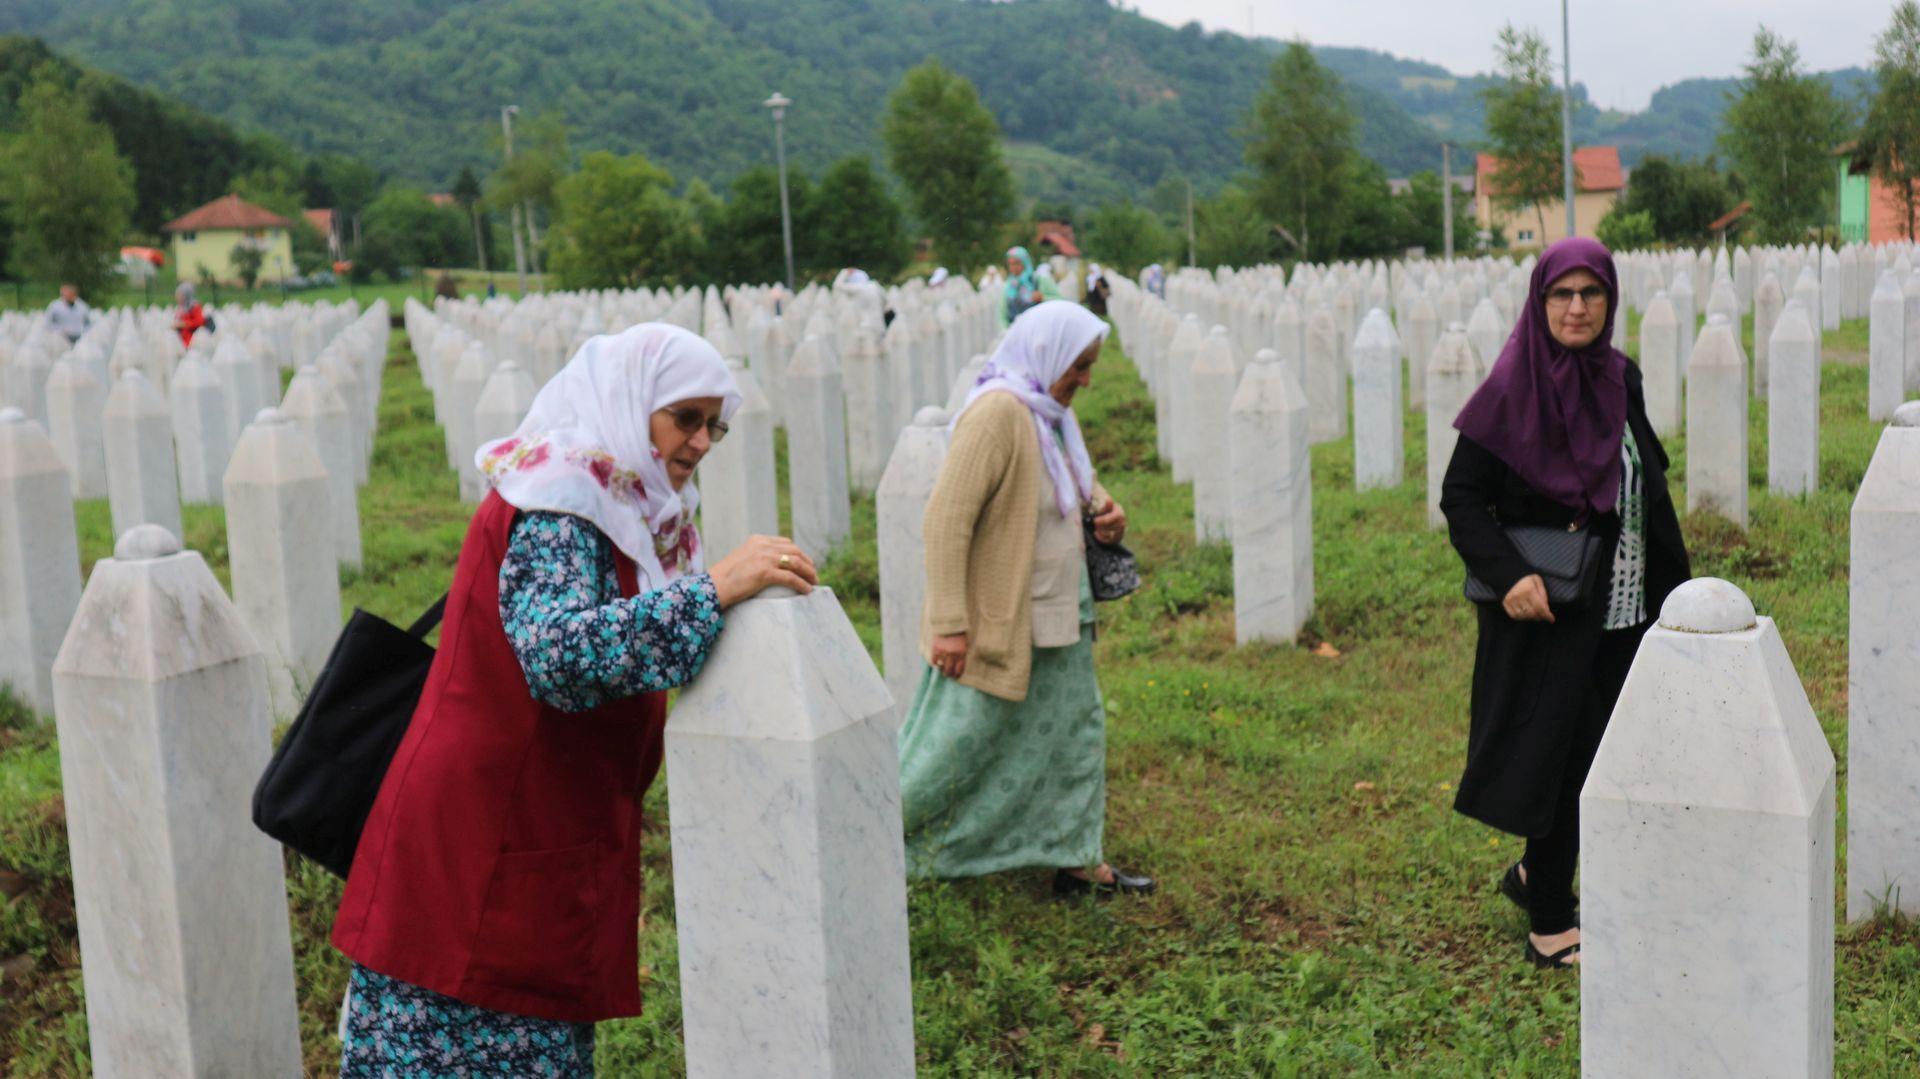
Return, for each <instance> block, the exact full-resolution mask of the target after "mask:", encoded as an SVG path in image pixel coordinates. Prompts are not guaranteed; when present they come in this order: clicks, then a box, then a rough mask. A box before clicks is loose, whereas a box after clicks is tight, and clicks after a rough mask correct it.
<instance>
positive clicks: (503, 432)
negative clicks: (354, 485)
mask: <svg viewBox="0 0 1920 1079" xmlns="http://www.w3.org/2000/svg"><path fill="white" fill-rule="evenodd" d="M538 392H539V388H538V387H536V386H535V385H534V384H533V376H532V375H530V374H528V373H527V371H526V370H525V369H524V368H522V367H521V366H520V365H519V364H517V363H515V362H513V361H512V360H501V361H500V363H499V365H498V366H496V367H495V368H494V369H493V373H492V374H489V375H488V376H487V381H486V383H485V385H483V386H481V387H480V396H479V397H477V398H475V399H474V402H473V452H475V453H476V454H477V453H479V452H480V447H482V446H484V445H486V444H487V443H489V442H493V441H496V440H499V439H502V438H506V437H507V436H508V435H511V434H513V432H514V431H516V430H518V429H519V427H520V421H521V420H523V419H526V418H527V412H528V410H530V409H531V408H533V397H534V394H536V393H538ZM327 467H328V468H332V467H333V466H332V465H328V466H327ZM469 476H471V477H472V478H471V479H469V478H468V477H469ZM460 483H461V485H462V488H463V490H462V491H461V497H462V498H465V499H466V500H467V501H469V502H478V501H480V500H481V499H483V498H485V497H487V490H488V487H489V484H488V481H487V477H485V476H483V475H481V474H480V470H479V469H477V468H475V469H471V470H462V471H461V473H460ZM468 483H472V484H473V488H472V490H471V491H468V490H465V489H464V488H465V485H466V484H468Z"/></svg>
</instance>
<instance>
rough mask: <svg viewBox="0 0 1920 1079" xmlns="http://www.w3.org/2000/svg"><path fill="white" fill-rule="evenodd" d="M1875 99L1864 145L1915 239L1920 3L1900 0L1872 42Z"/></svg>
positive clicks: (1919, 171) (1919, 205)
mask: <svg viewBox="0 0 1920 1079" xmlns="http://www.w3.org/2000/svg"><path fill="white" fill-rule="evenodd" d="M1873 55H1874V64H1873V74H1874V82H1875V87H1874V92H1873V97H1872V98H1871V99H1870V100H1869V102H1868V104H1867V117H1866V131H1865V132H1864V138H1863V139H1862V143H1863V145H1864V146H1865V148H1866V149H1867V150H1868V152H1869V153H1870V154H1871V156H1872V160H1873V175H1874V177H1875V178H1876V179H1878V180H1879V181H1880V182H1881V183H1883V184H1885V185H1886V186H1887V188H1888V189H1889V190H1891V191H1892V192H1893V197H1894V199H1895V200H1896V201H1897V202H1898V203H1899V206H1900V209H1901V211H1902V212H1903V213H1904V214H1905V216H1906V219H1907V238H1908V239H1913V238H1915V236H1916V235H1920V234H1916V233H1915V232H1914V225H1915V220H1914V219H1915V216H1916V211H1920V3H1916V2H1915V0H1900V3H1897V4H1895V5H1894V6H1893V20H1892V21H1891V22H1889V23H1888V24H1887V28H1886V30H1884V31H1882V32H1881V34H1880V36H1879V37H1876V38H1875V39H1874V42H1873Z"/></svg>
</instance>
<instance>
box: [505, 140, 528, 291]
mask: <svg viewBox="0 0 1920 1079" xmlns="http://www.w3.org/2000/svg"><path fill="white" fill-rule="evenodd" d="M519 111H520V106H518V105H502V106H500V130H501V131H502V132H504V133H505V135H506V142H507V161H508V162H512V161H513V117H514V114H516V113H518V112H519ZM513 265H514V269H516V270H518V271H519V272H520V298H521V299H523V300H524V299H526V297H527V246H526V243H525V242H524V241H523V240H522V239H521V237H520V203H519V200H517V199H516V200H515V201H514V204H513Z"/></svg>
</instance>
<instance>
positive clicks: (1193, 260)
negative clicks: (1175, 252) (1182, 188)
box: [1180, 176, 1200, 266]
mask: <svg viewBox="0 0 1920 1079" xmlns="http://www.w3.org/2000/svg"><path fill="white" fill-rule="evenodd" d="M1180 182H1181V183H1183V184H1186V185H1187V265H1189V266H1195V265H1198V264H1199V262H1200V260H1199V258H1197V257H1196V256H1195V255H1194V252H1193V181H1192V180H1189V179H1187V178H1186V177H1185V176H1182V177H1180Z"/></svg>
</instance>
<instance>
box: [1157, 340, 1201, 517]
mask: <svg viewBox="0 0 1920 1079" xmlns="http://www.w3.org/2000/svg"><path fill="white" fill-rule="evenodd" d="M1206 347H1207V339H1206V334H1205V332H1204V331H1202V330H1201V328H1200V320H1199V319H1198V318H1195V317H1194V316H1192V315H1187V316H1185V317H1183V318H1182V319H1181V320H1180V321H1179V323H1178V324H1177V325H1176V326H1175V327H1174V330H1173V339H1172V340H1171V341H1169V342H1168V343H1167V375H1166V380H1165V381H1166V384H1167V386H1166V390H1167V405H1168V409H1167V413H1168V415H1170V416H1171V417H1172V420H1173V422H1172V423H1171V424H1169V425H1168V427H1169V430H1168V435H1167V444H1168V448H1169V449H1171V450H1172V451H1173V462H1172V463H1173V468H1172V473H1173V481H1174V482H1175V483H1190V482H1192V481H1193V472H1194V467H1195V464H1196V462H1195V460H1194V458H1195V457H1196V456H1197V455H1198V451H1197V450H1196V449H1195V447H1194V442H1195V439H1196V437H1197V436H1198V434H1199V431H1198V428H1197V427H1196V424H1197V422H1198V421H1197V420H1196V419H1195V409H1194V402H1193V369H1194V367H1195V366H1197V365H1198V364H1199V362H1200V356H1201V354H1202V353H1203V352H1205V351H1206Z"/></svg>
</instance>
